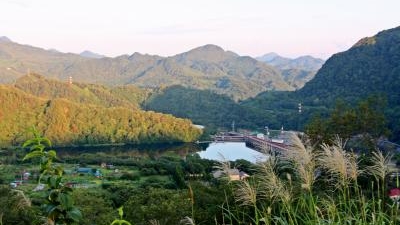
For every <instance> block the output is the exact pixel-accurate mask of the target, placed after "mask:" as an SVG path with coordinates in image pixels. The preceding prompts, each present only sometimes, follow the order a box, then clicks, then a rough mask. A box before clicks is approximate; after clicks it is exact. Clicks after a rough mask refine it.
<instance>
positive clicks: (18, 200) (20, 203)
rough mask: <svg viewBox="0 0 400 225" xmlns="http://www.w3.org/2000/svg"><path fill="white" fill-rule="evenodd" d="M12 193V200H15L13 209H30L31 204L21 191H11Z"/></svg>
mask: <svg viewBox="0 0 400 225" xmlns="http://www.w3.org/2000/svg"><path fill="white" fill-rule="evenodd" d="M12 193H13V194H14V196H13V198H14V199H15V201H14V202H15V204H16V205H15V208H16V209H18V210H20V209H25V208H29V207H31V205H32V203H31V200H30V199H29V198H28V197H26V195H25V194H24V192H23V191H20V190H12Z"/></svg>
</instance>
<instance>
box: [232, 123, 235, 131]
mask: <svg viewBox="0 0 400 225" xmlns="http://www.w3.org/2000/svg"><path fill="white" fill-rule="evenodd" d="M232 132H235V121H232Z"/></svg>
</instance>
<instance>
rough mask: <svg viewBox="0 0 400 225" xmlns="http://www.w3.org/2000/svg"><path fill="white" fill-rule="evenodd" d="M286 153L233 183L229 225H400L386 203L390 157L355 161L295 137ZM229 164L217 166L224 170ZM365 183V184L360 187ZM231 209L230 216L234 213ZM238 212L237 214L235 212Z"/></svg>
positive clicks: (340, 149) (337, 145)
mask: <svg viewBox="0 0 400 225" xmlns="http://www.w3.org/2000/svg"><path fill="white" fill-rule="evenodd" d="M291 142H292V146H291V148H290V149H289V150H287V151H282V152H280V153H279V154H276V155H274V156H271V157H270V158H269V159H268V160H267V161H266V162H262V163H259V164H258V170H257V172H256V175H254V176H252V177H251V178H250V179H247V180H243V181H236V182H231V184H232V187H233V189H234V193H235V198H236V205H235V206H225V207H224V210H225V211H226V213H225V215H226V217H227V218H225V221H230V224H294V225H302V224H360V225H364V224H400V220H399V217H398V211H399V205H398V204H396V203H393V202H391V201H390V200H389V199H388V198H387V197H386V193H387V190H386V185H385V182H386V177H387V175H388V173H389V169H388V168H389V167H388V162H389V160H390V156H384V155H383V154H382V153H381V152H380V151H376V152H373V153H372V154H371V156H370V158H369V159H370V160H369V163H368V164H366V166H362V163H361V161H360V160H359V158H358V156H357V155H356V154H354V153H352V152H348V151H346V150H345V149H344V145H345V143H344V142H343V141H342V140H341V139H340V138H336V139H335V140H334V141H333V144H331V145H327V144H322V145H321V146H320V148H318V149H315V148H312V147H310V146H309V145H307V144H303V142H302V141H301V140H300V139H299V138H298V137H297V136H295V135H293V137H292V141H291ZM228 166H229V164H227V163H225V164H223V165H221V168H225V169H228V168H227V167H228ZM359 179H364V180H365V179H367V180H368V181H369V182H368V184H366V185H364V183H365V182H364V183H363V184H360V182H358V180H359ZM233 208H235V210H234V211H233V210H232V209H233ZM237 209H239V210H237Z"/></svg>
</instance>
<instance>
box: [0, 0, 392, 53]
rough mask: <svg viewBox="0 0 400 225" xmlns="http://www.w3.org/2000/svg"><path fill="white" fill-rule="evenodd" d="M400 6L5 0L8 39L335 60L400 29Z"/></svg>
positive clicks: (1, 13) (71, 47)
mask: <svg viewBox="0 0 400 225" xmlns="http://www.w3.org/2000/svg"><path fill="white" fill-rule="evenodd" d="M399 9H400V1H399V0H330V1H329V0H297V1H295V0H275V1H272V0H198V1H197V0H196V1H194V0H143V1H136V0H31V1H29V0H1V1H0V36H8V37H9V38H11V39H12V40H14V41H16V42H18V43H22V44H29V45H33V46H38V47H42V48H46V49H49V48H55V49H57V50H59V51H62V52H75V53H78V52H81V51H83V50H87V49H88V50H91V51H94V52H97V53H100V54H105V55H108V56H117V55H122V54H132V53H133V52H141V53H149V54H158V55H162V56H168V55H174V54H177V53H180V52H184V51H187V50H189V49H191V48H194V47H197V46H200V45H205V44H216V45H219V46H221V47H223V48H224V49H227V50H231V51H234V52H236V53H238V54H240V55H250V56H259V55H262V54H264V53H268V52H272V51H274V52H277V53H279V54H281V55H283V56H288V57H296V56H299V55H305V54H310V55H313V56H317V57H323V58H327V57H328V56H330V55H331V54H333V53H336V52H339V51H344V50H346V49H348V48H349V47H350V46H351V45H352V44H354V43H355V42H356V41H357V40H359V39H360V38H362V37H365V36H372V35H374V34H376V33H377V32H378V31H380V30H384V29H389V28H393V27H396V26H400V14H399Z"/></svg>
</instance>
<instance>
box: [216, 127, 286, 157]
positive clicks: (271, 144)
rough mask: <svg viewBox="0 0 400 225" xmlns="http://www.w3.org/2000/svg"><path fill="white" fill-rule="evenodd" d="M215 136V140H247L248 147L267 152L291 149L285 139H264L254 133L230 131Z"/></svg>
mask: <svg viewBox="0 0 400 225" xmlns="http://www.w3.org/2000/svg"><path fill="white" fill-rule="evenodd" d="M213 138H214V142H245V143H246V146H247V147H249V148H252V149H255V150H257V151H259V152H262V153H267V154H271V153H276V152H278V153H279V152H280V151H287V150H289V145H287V144H285V143H283V141H281V142H279V141H277V140H274V139H264V138H259V137H256V136H252V135H244V134H239V133H232V132H229V133H226V134H221V135H215V136H214V137H213Z"/></svg>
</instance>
